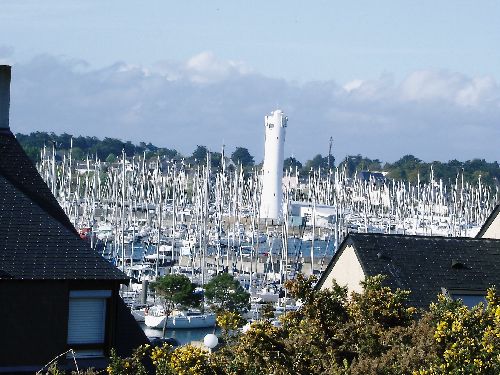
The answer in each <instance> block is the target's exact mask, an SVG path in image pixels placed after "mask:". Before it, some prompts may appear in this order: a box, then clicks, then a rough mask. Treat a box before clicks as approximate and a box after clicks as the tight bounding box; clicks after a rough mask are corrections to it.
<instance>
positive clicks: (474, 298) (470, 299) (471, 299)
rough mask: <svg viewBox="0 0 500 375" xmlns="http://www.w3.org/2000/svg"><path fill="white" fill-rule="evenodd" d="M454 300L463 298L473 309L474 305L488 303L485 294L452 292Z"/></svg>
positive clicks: (465, 303) (464, 302) (466, 304)
mask: <svg viewBox="0 0 500 375" xmlns="http://www.w3.org/2000/svg"><path fill="white" fill-rule="evenodd" d="M451 298H453V299H454V300H457V299H461V300H462V302H463V304H464V305H465V306H467V307H468V308H470V309H472V308H473V307H474V306H476V305H477V304H479V303H480V302H482V303H483V304H484V305H486V296H485V295H484V294H455V293H454V294H452V295H451Z"/></svg>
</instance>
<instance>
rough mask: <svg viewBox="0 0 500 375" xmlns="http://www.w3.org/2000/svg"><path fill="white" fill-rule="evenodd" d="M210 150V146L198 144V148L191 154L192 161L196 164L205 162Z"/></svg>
mask: <svg viewBox="0 0 500 375" xmlns="http://www.w3.org/2000/svg"><path fill="white" fill-rule="evenodd" d="M209 152H210V151H208V148H206V147H205V146H200V145H198V146H196V149H195V150H194V151H193V154H192V155H191V158H190V159H191V162H192V163H195V164H205V163H206V162H207V154H208V153H209Z"/></svg>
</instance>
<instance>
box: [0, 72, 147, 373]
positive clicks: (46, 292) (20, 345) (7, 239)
mask: <svg viewBox="0 0 500 375" xmlns="http://www.w3.org/2000/svg"><path fill="white" fill-rule="evenodd" d="M10 72H11V69H10V67H9V66H0V321H1V322H2V328H1V330H0V332H1V334H0V348H1V350H0V373H34V372H35V371H38V370H40V369H41V368H42V366H43V365H45V364H46V363H47V362H49V361H50V360H52V359H53V358H55V357H56V356H58V355H60V354H63V353H65V352H67V351H68V350H69V349H73V350H74V351H75V352H76V356H77V358H78V364H79V367H81V368H86V367H95V368H103V367H105V366H106V364H107V361H106V356H107V355H108V354H109V352H110V350H111V348H115V349H116V350H117V352H118V353H119V354H120V355H122V356H125V355H129V354H130V353H131V351H132V350H133V348H135V347H137V346H139V345H141V344H143V343H147V337H146V336H145V335H144V333H143V332H142V329H141V328H140V327H139V326H138V324H137V323H136V321H135V320H134V319H133V317H132V315H131V314H130V312H129V310H128V309H127V307H126V306H125V304H124V303H123V301H122V300H121V298H120V297H119V294H118V291H119V288H120V285H121V284H124V283H127V282H128V280H127V277H126V276H125V275H124V274H123V273H121V272H120V271H119V270H118V269H116V268H115V267H113V266H112V265H111V264H110V263H109V262H107V261H106V260H105V259H104V258H102V257H101V256H100V255H99V254H97V253H96V252H95V251H93V250H92V249H91V248H90V247H89V245H88V244H87V243H86V242H85V241H83V240H81V239H80V237H79V235H78V233H77V231H76V230H75V228H74V227H73V225H72V224H71V222H70V221H69V219H68V217H67V216H66V215H65V213H64V211H63V210H62V209H61V207H60V206H59V204H58V203H57V201H56V199H55V198H54V196H53V195H52V194H51V192H50V190H49V188H48V187H47V185H46V184H45V182H44V181H43V180H42V179H41V177H40V176H39V174H38V172H37V170H36V168H35V167H34V166H33V164H32V163H31V161H30V160H29V158H28V156H27V155H26V154H25V152H24V151H23V149H22V148H21V146H20V145H19V143H18V142H17V140H16V139H15V137H14V135H13V134H12V132H11V131H10V128H9V103H10V93H9V89H10ZM59 363H60V365H61V366H62V367H63V368H64V367H67V368H70V367H71V365H72V363H73V360H70V359H69V354H68V355H62V356H61V359H60V361H59Z"/></svg>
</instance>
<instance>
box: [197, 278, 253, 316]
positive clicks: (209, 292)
mask: <svg viewBox="0 0 500 375" xmlns="http://www.w3.org/2000/svg"><path fill="white" fill-rule="evenodd" d="M205 298H206V299H207V301H208V302H209V303H211V304H212V305H213V306H214V307H216V308H217V309H218V310H226V311H235V312H245V311H248V309H249V308H250V303H249V300H250V294H249V293H248V292H247V291H246V290H245V289H243V287H242V286H241V284H240V283H239V281H238V280H235V279H234V277H233V276H232V275H230V274H228V273H221V274H219V275H217V276H215V277H213V278H212V279H211V280H210V281H209V282H208V283H207V284H206V285H205Z"/></svg>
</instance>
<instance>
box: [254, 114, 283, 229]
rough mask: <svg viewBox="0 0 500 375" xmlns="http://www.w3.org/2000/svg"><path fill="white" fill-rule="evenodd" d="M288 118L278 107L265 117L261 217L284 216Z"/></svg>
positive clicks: (276, 217)
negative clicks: (284, 169) (284, 159)
mask: <svg viewBox="0 0 500 375" xmlns="http://www.w3.org/2000/svg"><path fill="white" fill-rule="evenodd" d="M287 121H288V118H287V117H286V116H285V115H284V113H283V112H282V111H281V110H279V109H277V110H275V111H274V112H271V114H270V115H269V116H266V117H265V128H266V141H265V149H264V166H263V168H262V195H261V199H260V217H261V218H263V219H264V218H265V219H273V220H278V221H279V220H281V219H282V216H283V202H282V201H283V187H282V179H283V152H284V148H285V130H286V126H287Z"/></svg>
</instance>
